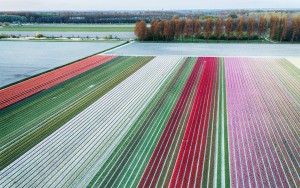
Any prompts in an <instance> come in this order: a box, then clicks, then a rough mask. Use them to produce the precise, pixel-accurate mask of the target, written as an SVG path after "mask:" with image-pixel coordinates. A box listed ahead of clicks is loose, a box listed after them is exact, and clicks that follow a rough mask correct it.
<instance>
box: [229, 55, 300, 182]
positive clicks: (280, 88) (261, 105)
mask: <svg viewBox="0 0 300 188" xmlns="http://www.w3.org/2000/svg"><path fill="white" fill-rule="evenodd" d="M282 61H284V60H282V59H259V58H225V71H226V91H227V109H228V129H229V133H228V134H229V143H230V164H231V165H230V168H231V184H232V186H233V187H260V186H262V185H264V186H266V187H276V186H279V187H297V186H299V184H300V182H299V159H300V154H299V153H300V149H299V148H300V139H299V128H300V127H299V125H300V118H299V117H300V105H299V102H300V101H299V98H300V87H299V86H300V80H299V77H298V78H297V77H293V76H291V74H290V71H291V70H289V69H288V68H287V67H285V66H282ZM285 63H287V62H285ZM297 92H298V93H297Z"/></svg>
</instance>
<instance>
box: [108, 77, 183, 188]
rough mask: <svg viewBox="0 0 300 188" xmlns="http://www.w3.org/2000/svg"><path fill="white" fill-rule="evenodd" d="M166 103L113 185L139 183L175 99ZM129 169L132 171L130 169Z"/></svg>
mask: <svg viewBox="0 0 300 188" xmlns="http://www.w3.org/2000/svg"><path fill="white" fill-rule="evenodd" d="M180 83H181V85H182V84H184V81H182V80H181V82H180ZM176 88H177V89H181V87H178V86H177V87H176ZM174 94H176V95H175V96H176V97H177V94H178V92H174ZM170 96H172V95H170ZM173 99H174V98H173ZM166 105H167V108H162V109H160V111H159V113H158V115H155V116H154V118H153V119H152V120H151V122H149V123H150V124H151V125H153V126H151V128H150V129H149V130H148V132H147V134H146V135H145V136H144V137H143V140H141V141H140V142H139V143H138V146H137V147H136V148H135V149H134V152H133V154H132V155H131V156H130V160H128V163H126V164H125V165H124V167H123V168H122V171H121V172H120V173H119V176H117V177H116V180H115V181H114V183H113V184H112V187H119V186H125V187H126V186H129V187H130V186H134V185H136V184H137V183H138V181H139V178H138V177H139V176H140V175H141V173H142V170H143V169H144V167H145V165H146V162H147V161H148V159H149V157H150V155H151V153H152V151H153V149H154V147H155V144H156V140H157V139H158V138H159V136H160V134H161V131H162V129H163V128H164V124H165V122H166V121H167V119H168V117H169V113H170V111H171V109H172V108H170V107H171V106H173V105H174V100H171V99H168V100H167V104H166ZM170 105H171V106H170ZM139 123H142V122H139ZM140 156H143V157H140ZM129 169H130V171H128V170H129Z"/></svg>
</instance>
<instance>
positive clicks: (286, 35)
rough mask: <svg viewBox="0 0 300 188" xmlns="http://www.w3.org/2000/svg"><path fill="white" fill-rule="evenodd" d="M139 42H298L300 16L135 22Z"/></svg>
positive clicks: (177, 18)
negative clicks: (201, 40)
mask: <svg viewBox="0 0 300 188" xmlns="http://www.w3.org/2000/svg"><path fill="white" fill-rule="evenodd" d="M134 32H135V35H136V36H137V38H138V40H140V41H174V40H175V41H197V40H199V39H203V40H266V39H269V40H273V41H280V42H281V41H291V42H294V41H300V16H288V15H276V14H274V15H260V16H240V17H237V18H232V17H228V18H222V17H217V18H210V17H208V18H206V19H194V18H184V19H182V18H179V17H173V18H172V19H164V20H153V21H151V23H150V24H148V25H147V23H146V22H145V21H138V22H137V23H136V26H135V30H134Z"/></svg>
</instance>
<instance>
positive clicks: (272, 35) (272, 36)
mask: <svg viewBox="0 0 300 188" xmlns="http://www.w3.org/2000/svg"><path fill="white" fill-rule="evenodd" d="M278 22H279V18H278V16H276V15H272V16H271V18H270V39H272V40H274V39H275V37H276V33H277V28H278Z"/></svg>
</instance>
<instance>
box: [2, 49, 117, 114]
mask: <svg viewBox="0 0 300 188" xmlns="http://www.w3.org/2000/svg"><path fill="white" fill-rule="evenodd" d="M113 58H114V56H99V55H96V56H92V57H89V58H86V59H83V60H80V61H78V62H75V63H72V64H70V65H67V66H64V67H61V68H58V69H55V70H52V71H50V72H47V73H45V74H41V75H39V76H36V77H33V78H31V79H28V80H25V81H23V82H20V83H17V84H15V85H12V86H9V87H7V88H4V89H1V90H0V109H3V108H5V107H7V106H9V105H12V104H14V103H16V102H19V101H21V100H23V99H25V98H27V97H30V96H32V95H34V94H36V93H38V92H41V91H43V90H46V89H49V88H51V87H53V86H55V85H57V84H60V83H62V82H64V81H66V80H68V79H70V78H73V77H74V76H77V75H79V74H81V73H83V72H85V71H88V70H90V69H92V68H95V67H97V66H99V65H101V64H104V63H106V62H108V61H110V60H112V59H113Z"/></svg>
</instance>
